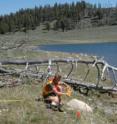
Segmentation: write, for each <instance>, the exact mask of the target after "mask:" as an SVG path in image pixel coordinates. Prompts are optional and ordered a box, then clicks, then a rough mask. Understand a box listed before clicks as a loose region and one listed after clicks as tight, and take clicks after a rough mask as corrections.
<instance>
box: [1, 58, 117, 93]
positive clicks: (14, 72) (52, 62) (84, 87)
mask: <svg viewBox="0 0 117 124" xmlns="http://www.w3.org/2000/svg"><path fill="white" fill-rule="evenodd" d="M59 63H66V64H70V65H71V67H70V70H69V71H68V72H67V75H66V77H64V80H63V81H64V82H66V83H68V84H69V85H71V86H72V87H73V89H74V90H78V91H79V92H80V93H83V94H85V95H87V94H88V92H89V90H97V91H99V92H100V93H110V92H117V88H116V86H117V82H116V80H115V82H114V86H113V85H112V87H103V86H100V85H99V84H100V80H101V78H102V77H103V76H104V74H105V71H106V70H107V68H111V69H113V70H114V71H116V70H117V68H115V67H113V66H110V65H109V64H107V62H105V61H102V60H92V61H85V60H79V59H73V58H72V59H65V58H58V59H54V58H52V59H46V60H27V61H26V60H1V61H0V65H1V66H0V75H4V76H5V75H11V76H17V77H19V79H21V78H22V79H23V78H24V77H28V78H30V77H32V78H34V79H35V78H38V79H40V80H44V78H47V77H48V76H50V75H53V74H52V72H51V68H52V66H56V71H57V72H59V70H60V67H59V66H60V64H59ZM76 63H80V64H85V65H86V67H87V68H88V70H87V72H86V75H85V76H84V80H86V78H87V76H88V74H89V72H90V68H89V65H91V67H95V68H96V69H97V77H96V79H97V82H96V84H91V83H90V84H89V83H86V82H85V83H82V82H80V81H78V80H73V79H69V76H70V74H71V73H72V71H73V70H74V64H76ZM7 65H9V66H10V65H15V66H19V65H20V66H24V68H23V69H17V68H14V69H11V70H9V69H7V68H4V67H3V66H7ZM31 65H34V67H35V69H36V70H35V71H34V70H33V69H30V67H31ZM41 65H46V66H48V68H47V71H46V72H43V71H40V69H39V67H40V66H41ZM100 65H101V66H102V67H103V68H102V71H101V70H100ZM114 71H113V72H114ZM44 75H45V76H44ZM114 76H116V75H115V73H114ZM13 82H14V83H12V81H11V83H9V84H3V85H1V87H3V86H6V85H7V86H14V85H15V84H16V85H19V84H20V83H18V81H13Z"/></svg>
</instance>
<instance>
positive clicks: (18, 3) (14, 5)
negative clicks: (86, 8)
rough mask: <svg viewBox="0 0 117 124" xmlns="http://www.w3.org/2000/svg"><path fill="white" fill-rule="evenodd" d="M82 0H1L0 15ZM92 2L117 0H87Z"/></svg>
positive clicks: (116, 2) (113, 2) (116, 0)
mask: <svg viewBox="0 0 117 124" xmlns="http://www.w3.org/2000/svg"><path fill="white" fill-rule="evenodd" d="M77 1H81V0H0V15H5V14H9V13H11V12H13V13H15V12H16V11H18V10H19V9H21V8H34V7H35V6H44V5H47V4H50V5H54V3H56V2H57V3H61V4H62V3H66V2H67V3H72V2H77ZM85 1H86V2H89V3H92V4H95V3H96V4H98V3H101V4H102V6H106V7H108V6H111V7H112V6H116V5H117V0H85Z"/></svg>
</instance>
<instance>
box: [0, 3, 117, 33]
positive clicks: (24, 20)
mask: <svg viewBox="0 0 117 124" xmlns="http://www.w3.org/2000/svg"><path fill="white" fill-rule="evenodd" d="M40 24H44V25H45V29H46V30H50V29H51V30H59V29H61V30H62V31H65V30H72V29H82V28H90V27H96V26H103V25H117V8H103V7H101V4H99V5H92V4H90V3H86V2H84V1H82V2H77V3H74V2H73V3H71V4H67V3H66V4H57V3H55V4H54V6H50V5H46V6H44V7H42V6H39V7H38V6H35V8H33V9H30V8H27V9H20V10H19V11H18V12H16V13H11V14H9V15H4V16H2V15H1V16H0V34H4V33H6V32H16V31H24V32H26V31H27V30H29V29H31V30H34V29H36V27H37V26H39V25H40Z"/></svg>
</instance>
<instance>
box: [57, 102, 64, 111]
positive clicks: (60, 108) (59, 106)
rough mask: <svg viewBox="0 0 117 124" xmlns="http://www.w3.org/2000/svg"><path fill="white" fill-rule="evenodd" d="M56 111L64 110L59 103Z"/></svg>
mask: <svg viewBox="0 0 117 124" xmlns="http://www.w3.org/2000/svg"><path fill="white" fill-rule="evenodd" d="M58 111H59V112H64V110H63V109H62V105H60V104H59V105H58Z"/></svg>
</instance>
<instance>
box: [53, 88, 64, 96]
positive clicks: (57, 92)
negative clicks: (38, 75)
mask: <svg viewBox="0 0 117 124" xmlns="http://www.w3.org/2000/svg"><path fill="white" fill-rule="evenodd" d="M53 91H54V93H56V94H57V95H59V96H61V95H66V93H62V92H60V91H58V90H57V88H56V87H53Z"/></svg>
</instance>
